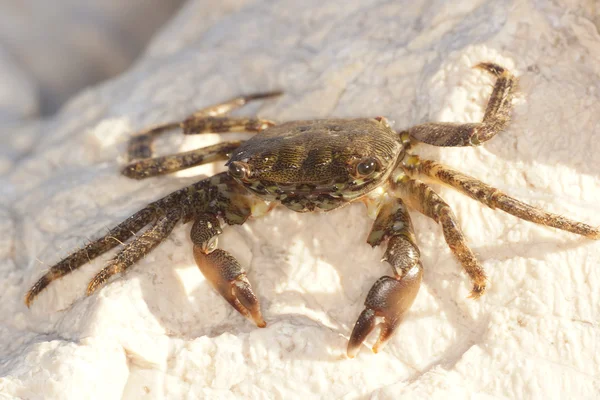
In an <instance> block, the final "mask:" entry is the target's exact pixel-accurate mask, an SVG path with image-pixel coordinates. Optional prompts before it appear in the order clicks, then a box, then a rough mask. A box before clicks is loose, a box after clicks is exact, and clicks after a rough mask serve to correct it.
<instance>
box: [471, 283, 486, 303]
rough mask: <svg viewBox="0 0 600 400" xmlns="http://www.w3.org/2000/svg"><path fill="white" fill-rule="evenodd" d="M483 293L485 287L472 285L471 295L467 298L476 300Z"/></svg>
mask: <svg viewBox="0 0 600 400" xmlns="http://www.w3.org/2000/svg"><path fill="white" fill-rule="evenodd" d="M484 293H485V285H473V289H472V290H471V294H469V296H467V298H469V299H473V300H477V299H478V298H480V297H481V296H482V295H483V294H484Z"/></svg>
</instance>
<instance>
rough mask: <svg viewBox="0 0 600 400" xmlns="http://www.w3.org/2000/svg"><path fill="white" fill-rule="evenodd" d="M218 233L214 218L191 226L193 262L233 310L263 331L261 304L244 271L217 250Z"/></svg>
mask: <svg viewBox="0 0 600 400" xmlns="http://www.w3.org/2000/svg"><path fill="white" fill-rule="evenodd" d="M219 233H221V228H220V227H219V222H218V220H217V219H216V217H214V216H212V215H208V214H205V215H204V216H201V217H200V218H198V219H197V220H196V222H195V223H194V225H193V226H192V231H191V237H192V241H193V242H194V259H195V260H196V264H197V265H198V268H199V269H200V271H201V272H202V274H203V275H204V277H205V278H206V279H207V280H208V281H209V282H210V284H211V285H212V287H213V288H214V289H215V290H216V291H217V292H219V294H220V295H221V296H223V298H225V300H227V302H228V303H229V304H231V306H232V307H233V308H235V309H236V310H237V311H238V312H239V313H240V314H242V315H243V316H244V317H246V318H248V319H250V320H252V321H254V323H255V324H256V326H258V327H259V328H264V327H265V326H267V323H266V322H265V320H264V319H263V317H262V314H261V312H260V303H259V302H258V298H257V297H256V294H254V291H253V290H252V286H251V285H250V282H249V281H248V278H247V277H246V271H245V270H244V268H242V266H241V265H240V264H239V262H238V261H237V260H236V259H235V257H233V256H232V255H231V254H229V253H228V252H226V251H225V250H221V249H217V248H216V245H217V237H216V235H217V234H219Z"/></svg>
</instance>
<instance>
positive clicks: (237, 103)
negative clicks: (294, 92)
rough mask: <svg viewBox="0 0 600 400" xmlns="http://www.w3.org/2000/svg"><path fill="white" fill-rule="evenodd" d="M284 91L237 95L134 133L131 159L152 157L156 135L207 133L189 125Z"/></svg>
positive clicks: (130, 153)
mask: <svg viewBox="0 0 600 400" xmlns="http://www.w3.org/2000/svg"><path fill="white" fill-rule="evenodd" d="M281 94H282V92H279V91H274V92H265V93H255V94H251V95H247V96H239V97H235V98H233V99H231V100H228V101H225V102H223V103H220V104H216V105H213V106H209V107H206V108H203V109H201V110H198V111H196V112H195V113H193V114H192V115H190V116H189V117H187V118H186V119H185V120H184V121H183V122H171V123H167V124H162V125H157V126H154V127H152V128H150V129H146V130H143V131H142V132H140V133H138V134H136V135H134V136H133V137H132V138H131V139H130V140H129V145H128V147H127V154H128V159H129V161H132V160H137V159H143V158H150V157H152V154H153V153H154V149H153V142H154V139H155V138H156V137H158V136H159V135H160V134H162V133H164V132H166V131H169V130H172V129H176V128H182V129H183V130H184V133H185V134H193V133H205V132H206V131H204V132H201V131H198V132H194V131H192V130H191V129H190V128H189V127H191V126H193V125H194V123H195V122H194V121H197V120H202V119H206V118H207V117H216V116H219V115H223V114H226V113H228V112H230V111H232V110H234V109H236V108H239V107H242V106H243V105H245V104H247V103H248V102H250V101H254V100H262V99H268V98H271V97H277V96H280V95H281Z"/></svg>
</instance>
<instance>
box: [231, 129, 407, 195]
mask: <svg viewBox="0 0 600 400" xmlns="http://www.w3.org/2000/svg"><path fill="white" fill-rule="evenodd" d="M401 151H402V144H401V142H400V138H399V136H398V134H397V133H396V132H394V131H393V130H392V129H391V128H390V127H389V126H388V125H387V123H386V122H385V120H379V119H370V118H358V119H324V120H313V121H291V122H286V123H283V124H281V125H276V126H273V127H270V128H268V129H266V130H264V131H262V132H261V133H259V134H257V135H256V136H254V137H252V138H251V139H250V140H248V141H247V142H245V143H243V144H242V145H241V146H240V147H239V148H238V149H236V150H235V151H234V152H233V154H232V156H231V159H230V162H233V161H242V162H245V163H248V164H250V165H251V166H252V171H251V173H252V176H251V179H252V180H260V181H268V182H273V183H280V184H283V185H286V184H291V183H293V184H298V183H319V182H325V181H337V182H345V181H347V180H349V179H351V177H350V176H349V168H350V164H351V163H353V162H357V161H359V160H360V159H362V158H365V157H375V158H376V159H377V160H379V162H380V163H381V170H382V172H384V174H383V175H386V174H385V172H389V170H390V169H391V168H392V167H393V166H394V165H395V163H396V161H397V160H398V156H399V154H400V152H401ZM379 175H380V174H379Z"/></svg>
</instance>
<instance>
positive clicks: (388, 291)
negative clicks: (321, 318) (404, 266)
mask: <svg viewBox="0 0 600 400" xmlns="http://www.w3.org/2000/svg"><path fill="white" fill-rule="evenodd" d="M422 275H423V267H422V266H421V263H420V262H419V263H417V264H415V265H414V266H413V267H412V268H411V269H410V270H408V271H406V273H404V274H402V276H401V277H398V278H392V277H390V276H383V277H381V278H379V279H378V280H377V282H375V284H374V285H373V287H372V288H371V290H370V291H369V294H367V299H366V300H365V309H364V311H363V312H362V313H361V314H360V316H359V317H358V320H357V321H356V324H355V325H354V329H353V330H352V335H350V340H349V341H348V349H347V352H346V353H347V354H348V357H350V358H354V357H355V356H356V354H358V351H359V350H360V346H361V345H362V343H363V342H364V341H365V339H366V338H367V336H369V334H370V333H371V332H372V331H373V329H375V327H376V326H377V325H378V324H377V319H376V318H377V317H383V321H382V322H381V323H379V325H381V330H380V332H379V338H378V339H377V342H376V343H375V345H374V346H373V352H374V353H377V352H379V351H380V350H381V349H382V348H383V347H384V346H385V344H386V343H387V341H388V340H389V338H390V337H391V336H392V335H393V333H394V331H395V330H396V328H397V327H398V325H400V322H401V321H402V317H403V315H404V313H405V312H406V311H408V309H409V308H410V306H411V305H412V303H413V301H414V300H415V297H416V296H417V293H418V292H419V286H420V285H421V277H422Z"/></svg>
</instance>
